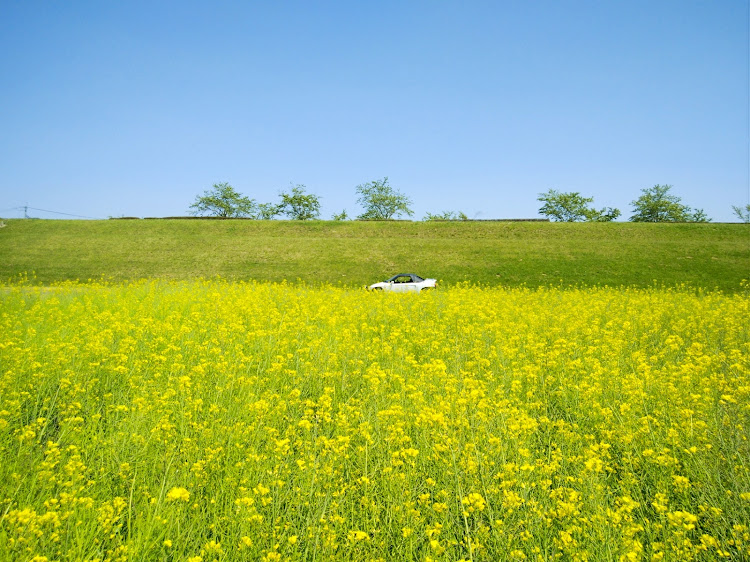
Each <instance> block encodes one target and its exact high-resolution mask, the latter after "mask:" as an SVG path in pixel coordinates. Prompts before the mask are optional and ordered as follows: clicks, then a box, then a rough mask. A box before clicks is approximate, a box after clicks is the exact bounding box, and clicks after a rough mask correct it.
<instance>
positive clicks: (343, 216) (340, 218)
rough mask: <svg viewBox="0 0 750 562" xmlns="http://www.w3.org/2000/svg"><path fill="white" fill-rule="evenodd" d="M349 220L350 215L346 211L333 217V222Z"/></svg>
mask: <svg viewBox="0 0 750 562" xmlns="http://www.w3.org/2000/svg"><path fill="white" fill-rule="evenodd" d="M348 218H349V213H347V212H346V209H344V210H343V211H341V212H340V213H334V214H333V216H332V217H331V220H335V221H345V220H347V219H348Z"/></svg>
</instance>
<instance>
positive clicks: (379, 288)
mask: <svg viewBox="0 0 750 562" xmlns="http://www.w3.org/2000/svg"><path fill="white" fill-rule="evenodd" d="M372 290H373V291H382V290H383V287H373V289H372Z"/></svg>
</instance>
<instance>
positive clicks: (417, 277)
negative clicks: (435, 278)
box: [411, 275, 424, 283]
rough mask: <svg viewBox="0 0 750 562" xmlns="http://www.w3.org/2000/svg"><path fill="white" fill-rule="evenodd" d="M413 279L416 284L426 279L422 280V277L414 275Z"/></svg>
mask: <svg viewBox="0 0 750 562" xmlns="http://www.w3.org/2000/svg"><path fill="white" fill-rule="evenodd" d="M411 279H412V281H414V282H415V283H419V282H420V281H424V279H422V278H421V277H420V276H419V275H412V276H411Z"/></svg>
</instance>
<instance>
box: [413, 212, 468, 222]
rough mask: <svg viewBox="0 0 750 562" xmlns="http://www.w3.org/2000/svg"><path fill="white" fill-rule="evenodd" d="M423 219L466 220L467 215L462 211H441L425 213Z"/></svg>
mask: <svg viewBox="0 0 750 562" xmlns="http://www.w3.org/2000/svg"><path fill="white" fill-rule="evenodd" d="M422 220H423V221H467V220H469V217H467V216H466V214H465V213H464V212H463V211H458V212H457V213H456V212H453V211H443V212H442V213H429V212H428V213H426V214H425V216H424V218H423V219H422Z"/></svg>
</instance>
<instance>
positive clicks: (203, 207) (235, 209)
mask: <svg viewBox="0 0 750 562" xmlns="http://www.w3.org/2000/svg"><path fill="white" fill-rule="evenodd" d="M190 208H191V209H194V210H193V211H190V214H191V215H200V216H204V215H208V216H213V217H224V218H229V217H254V215H255V210H256V205H255V200H254V199H250V198H249V197H244V196H243V195H241V194H240V193H238V192H237V191H235V189H234V188H233V187H232V186H231V185H229V184H228V183H226V182H224V183H215V184H214V185H213V188H212V189H210V190H206V191H205V192H204V193H203V195H202V196H200V195H199V196H197V197H196V198H195V203H193V204H192V205H190Z"/></svg>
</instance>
